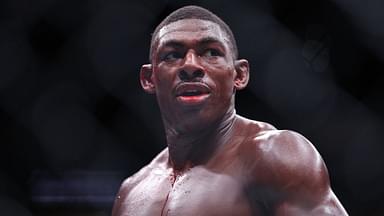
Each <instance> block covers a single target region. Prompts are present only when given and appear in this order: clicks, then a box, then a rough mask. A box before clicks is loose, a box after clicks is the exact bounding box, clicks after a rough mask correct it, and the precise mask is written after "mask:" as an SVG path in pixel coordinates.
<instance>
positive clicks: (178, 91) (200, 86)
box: [175, 82, 210, 96]
mask: <svg viewBox="0 0 384 216" xmlns="http://www.w3.org/2000/svg"><path fill="white" fill-rule="evenodd" d="M189 93H196V94H208V93H210V88H209V87H208V86H207V85H206V84H205V83H201V82H189V83H180V84H179V85H177V86H176V88H175V95H176V96H181V95H186V94H189Z"/></svg>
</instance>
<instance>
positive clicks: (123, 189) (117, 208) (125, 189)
mask: <svg viewBox="0 0 384 216" xmlns="http://www.w3.org/2000/svg"><path fill="white" fill-rule="evenodd" d="M131 180H132V179H131V178H128V179H126V180H125V181H124V182H123V183H122V184H121V186H120V189H119V192H118V193H117V195H116V198H115V202H114V204H113V208H112V216H120V215H122V207H123V203H124V200H125V198H126V196H127V195H128V193H129V191H130V190H131V188H132V183H131Z"/></svg>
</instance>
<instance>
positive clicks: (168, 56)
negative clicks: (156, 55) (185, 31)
mask: <svg viewBox="0 0 384 216" xmlns="http://www.w3.org/2000/svg"><path fill="white" fill-rule="evenodd" d="M182 57H183V56H182V54H181V53H179V52H169V53H166V54H165V55H164V56H163V57H162V58H161V59H162V60H163V61H172V60H177V59H180V58H182Z"/></svg>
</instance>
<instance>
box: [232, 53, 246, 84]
mask: <svg viewBox="0 0 384 216" xmlns="http://www.w3.org/2000/svg"><path fill="white" fill-rule="evenodd" d="M235 70H236V76H235V80H234V81H235V89H236V90H241V89H243V88H245V87H246V86H247V84H248V81H249V63H248V61H247V60H245V59H239V60H236V61H235Z"/></svg>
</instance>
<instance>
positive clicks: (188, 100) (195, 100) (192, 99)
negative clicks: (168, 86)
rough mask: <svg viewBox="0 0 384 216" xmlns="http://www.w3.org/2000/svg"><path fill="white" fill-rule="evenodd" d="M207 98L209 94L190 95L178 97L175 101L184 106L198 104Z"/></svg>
mask: <svg viewBox="0 0 384 216" xmlns="http://www.w3.org/2000/svg"><path fill="white" fill-rule="evenodd" d="M208 97H209V94H201V95H191V96H182V95H180V96H178V97H177V100H178V101H179V102H182V103H185V104H191V105H193V104H199V103H202V102H203V101H204V100H205V99H207V98H208Z"/></svg>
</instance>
